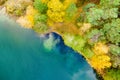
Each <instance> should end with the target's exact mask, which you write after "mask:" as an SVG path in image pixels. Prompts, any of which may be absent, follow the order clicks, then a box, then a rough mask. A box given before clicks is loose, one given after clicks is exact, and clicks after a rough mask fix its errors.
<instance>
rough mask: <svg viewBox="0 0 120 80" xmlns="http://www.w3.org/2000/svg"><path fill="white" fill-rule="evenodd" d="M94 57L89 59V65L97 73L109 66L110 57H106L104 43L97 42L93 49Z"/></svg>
mask: <svg viewBox="0 0 120 80" xmlns="http://www.w3.org/2000/svg"><path fill="white" fill-rule="evenodd" d="M93 52H94V56H92V58H91V59H89V63H90V64H91V66H92V67H93V68H95V69H96V70H97V71H98V72H99V73H102V71H103V70H104V69H105V68H109V67H110V66H111V62H110V57H109V56H108V55H107V53H108V46H107V45H105V43H104V42H98V43H96V44H95V45H94V47H93Z"/></svg>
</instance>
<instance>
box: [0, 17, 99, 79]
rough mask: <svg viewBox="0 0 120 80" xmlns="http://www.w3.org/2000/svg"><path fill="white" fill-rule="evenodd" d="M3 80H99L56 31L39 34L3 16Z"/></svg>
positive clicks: (0, 76) (0, 37) (0, 30)
mask: <svg viewBox="0 0 120 80" xmlns="http://www.w3.org/2000/svg"><path fill="white" fill-rule="evenodd" d="M0 80H97V79H96V74H95V73H94V72H93V69H92V68H91V67H90V65H89V64H88V63H87V62H86V60H85V59H84V58H83V57H82V56H81V55H79V54H78V53H77V52H75V51H73V50H72V49H71V48H69V47H67V46H65V45H64V43H63V40H62V38H61V37H60V36H59V35H58V34H56V33H49V34H46V35H42V36H39V35H37V34H36V33H35V32H34V31H32V30H28V29H24V28H21V27H20V26H19V25H18V24H16V23H15V22H13V21H12V20H10V19H8V18H7V17H5V16H3V15H1V16H0Z"/></svg>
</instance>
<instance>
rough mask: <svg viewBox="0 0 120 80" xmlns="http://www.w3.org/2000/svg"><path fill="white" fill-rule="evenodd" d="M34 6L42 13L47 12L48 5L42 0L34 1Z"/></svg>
mask: <svg viewBox="0 0 120 80" xmlns="http://www.w3.org/2000/svg"><path fill="white" fill-rule="evenodd" d="M34 7H35V9H37V10H38V11H39V12H40V13H46V11H47V9H48V7H47V4H46V3H43V2H42V1H41V0H35V1H34Z"/></svg>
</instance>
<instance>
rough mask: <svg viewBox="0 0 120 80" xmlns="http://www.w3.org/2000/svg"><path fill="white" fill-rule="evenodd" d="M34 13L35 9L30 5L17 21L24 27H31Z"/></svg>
mask: <svg viewBox="0 0 120 80" xmlns="http://www.w3.org/2000/svg"><path fill="white" fill-rule="evenodd" d="M36 13H37V11H36V10H35V9H34V8H33V6H31V5H30V6H28V7H27V9H26V14H25V16H21V17H20V18H19V19H18V20H17V22H18V23H20V24H21V25H22V26H23V27H25V28H32V27H33V26H34V16H35V14H36Z"/></svg>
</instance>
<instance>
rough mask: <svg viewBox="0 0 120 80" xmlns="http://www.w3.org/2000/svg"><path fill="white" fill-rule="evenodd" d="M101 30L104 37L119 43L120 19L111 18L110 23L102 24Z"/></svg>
mask: <svg viewBox="0 0 120 80" xmlns="http://www.w3.org/2000/svg"><path fill="white" fill-rule="evenodd" d="M103 32H104V33H105V36H106V39H107V40H108V41H109V42H111V43H113V44H116V45H119V43H120V19H115V20H112V22H111V23H107V24H105V25H104V28H103Z"/></svg>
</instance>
